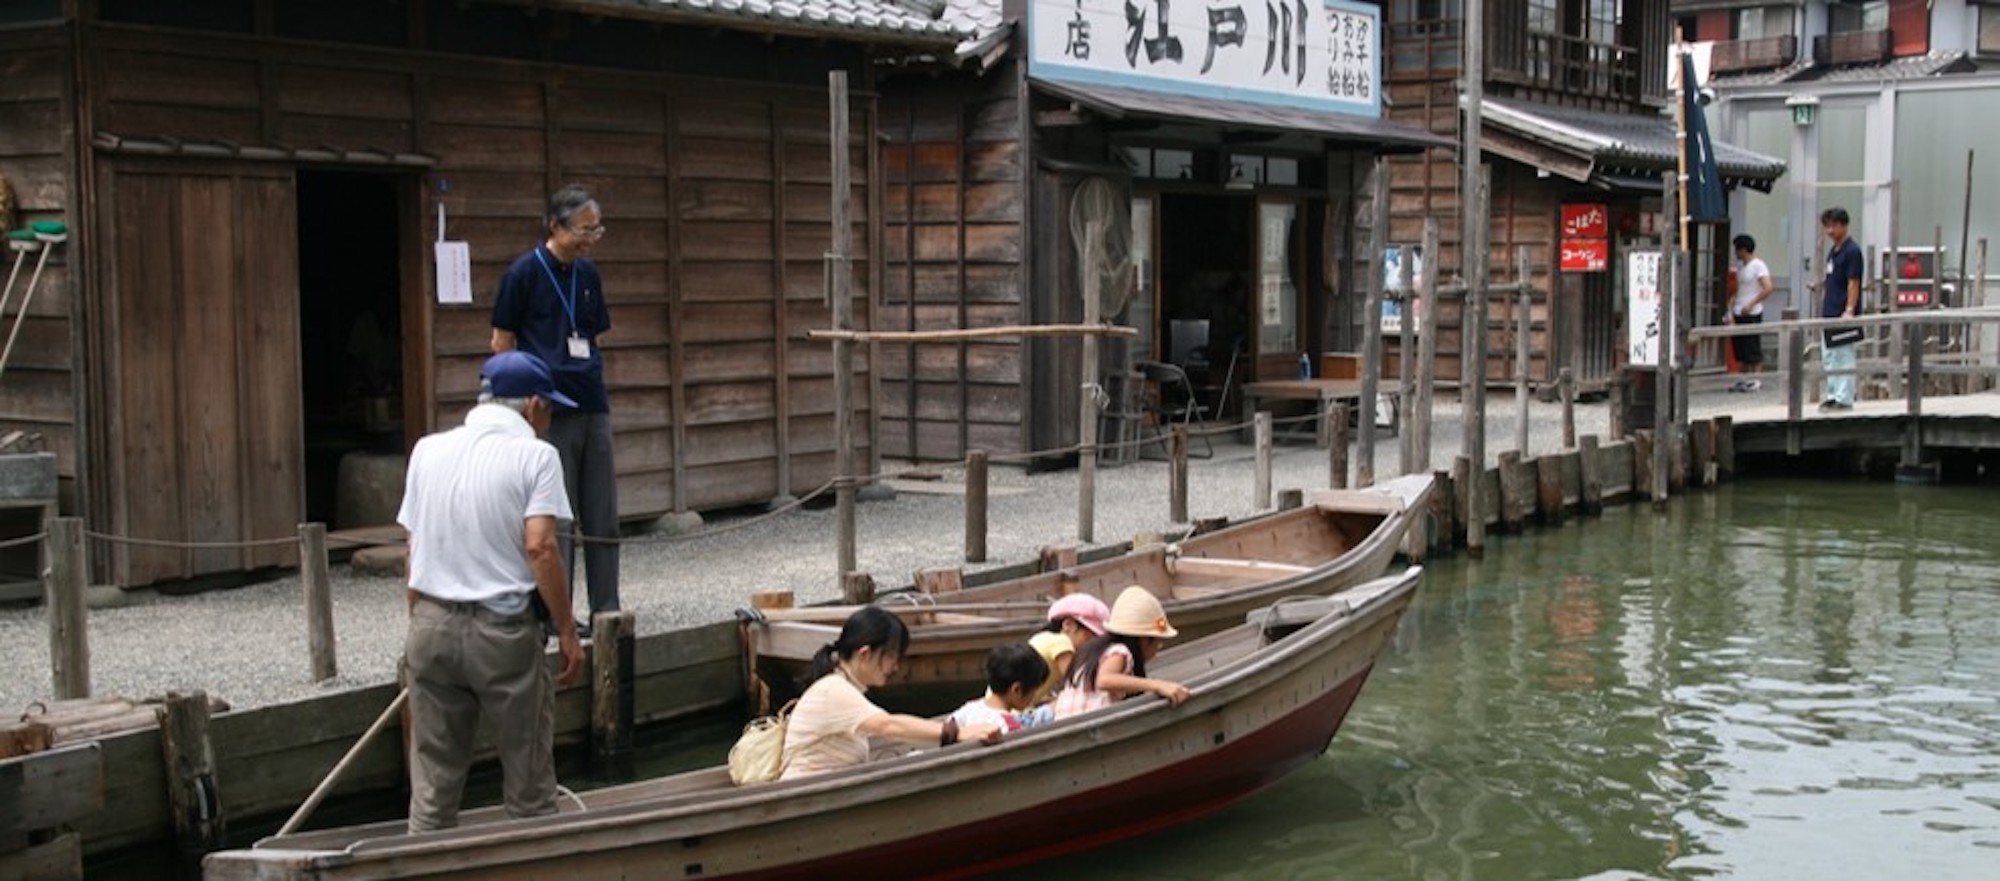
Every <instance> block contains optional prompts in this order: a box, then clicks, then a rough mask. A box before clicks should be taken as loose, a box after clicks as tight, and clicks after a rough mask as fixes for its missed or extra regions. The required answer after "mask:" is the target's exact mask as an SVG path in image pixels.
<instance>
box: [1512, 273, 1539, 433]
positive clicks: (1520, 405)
mask: <svg viewBox="0 0 2000 881" xmlns="http://www.w3.org/2000/svg"><path fill="white" fill-rule="evenodd" d="M1514 285H1515V287H1514V449H1517V450H1520V451H1521V455H1523V456H1526V455H1527V454H1528V418H1529V417H1528V359H1530V358H1532V357H1534V356H1533V354H1531V352H1530V351H1529V346H1528V344H1529V337H1530V331H1531V330H1532V329H1533V327H1534V313H1535V290H1534V288H1531V287H1529V286H1528V246H1527V245H1522V246H1520V247H1518V248H1515V249H1514Z"/></svg>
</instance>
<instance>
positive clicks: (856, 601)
mask: <svg viewBox="0 0 2000 881" xmlns="http://www.w3.org/2000/svg"><path fill="white" fill-rule="evenodd" d="M840 601H841V602H843V603H846V604H848V605H850V606H865V605H867V604H869V603H872V602H874V601H875V577H874V576H872V575H869V574H868V573H866V572H849V573H846V574H845V575H842V576H841V578H840Z"/></svg>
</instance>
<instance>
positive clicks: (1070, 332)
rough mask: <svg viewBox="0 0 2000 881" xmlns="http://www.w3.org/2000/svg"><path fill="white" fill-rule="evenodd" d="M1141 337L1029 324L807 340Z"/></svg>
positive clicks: (1093, 327) (1104, 327)
mask: <svg viewBox="0 0 2000 881" xmlns="http://www.w3.org/2000/svg"><path fill="white" fill-rule="evenodd" d="M1138 335H1139V329H1138V328H1136V327H1121V326H1118V325H1112V324H1028V325H1021V324H1016V325H1005V326H1000V327H968V328H957V329H951V330H840V329H833V330H809V331H806V339H809V340H827V341H832V342H839V341H843V340H845V341H849V342H857V343H877V342H880V343H954V342H964V341H966V340H983V339H995V338H1005V337H1047V336H1123V337H1135V336H1138Z"/></svg>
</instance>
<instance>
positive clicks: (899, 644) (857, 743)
mask: <svg viewBox="0 0 2000 881" xmlns="http://www.w3.org/2000/svg"><path fill="white" fill-rule="evenodd" d="M909 645H910V628H909V627H907V626H906V625H904V624H903V619H901V618H898V617H896V616H895V615H894V614H891V613H889V612H886V611H883V610H882V609H880V608H877V607H875V606H865V607H863V608H861V609H860V610H859V611H856V612H855V613H854V614H852V615H849V616H848V618H847V623H846V624H845V625H842V626H841V628H840V638H838V639H836V640H834V641H833V642H830V643H827V644H826V645H824V646H821V647H820V650H819V652H818V653H816V654H814V655H813V661H812V667H811V668H810V669H809V670H807V671H806V675H805V679H804V680H803V682H805V683H807V685H806V689H805V694H803V695H800V697H799V702H798V705H797V706H795V707H793V708H792V715H791V721H790V722H789V723H788V724H787V725H786V728H785V749H784V760H783V764H784V771H783V772H781V773H780V774H779V775H778V779H779V780H794V779H797V778H799V777H804V776H807V775H810V774H818V773H822V772H825V771H833V770H838V769H840V768H850V767H853V766H855V765H859V764H862V763H864V762H866V761H868V738H870V737H881V738H887V739H891V740H900V741H904V742H907V743H912V744H932V743H935V744H937V745H939V746H950V745H951V744H953V743H957V742H958V741H959V740H960V739H961V738H963V739H967V740H981V741H993V740H998V739H999V737H1000V728H999V726H996V725H966V726H964V727H963V728H961V727H960V726H959V725H958V724H957V723H955V722H953V721H951V720H949V719H947V720H945V721H944V722H942V723H940V722H935V721H932V720H930V719H922V718H918V717H916V716H907V715H903V714H901V713H891V712H889V711H888V710H885V709H882V708H881V707H878V706H876V705H875V704H874V703H872V702H870V701H869V700H868V698H867V691H868V689H870V688H874V687H876V686H880V685H882V684H884V683H887V682H888V681H889V677H891V676H894V675H896V666H897V664H899V663H901V661H902V658H903V652H904V650H906V649H908V648H909Z"/></svg>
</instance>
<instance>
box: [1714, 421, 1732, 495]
mask: <svg viewBox="0 0 2000 881" xmlns="http://www.w3.org/2000/svg"><path fill="white" fill-rule="evenodd" d="M1715 479H1716V480H1718V481H1724V480H1735V479H1736V417H1734V416H1728V415H1723V416H1717V417H1715Z"/></svg>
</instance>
